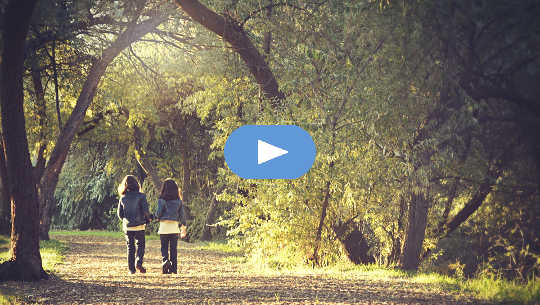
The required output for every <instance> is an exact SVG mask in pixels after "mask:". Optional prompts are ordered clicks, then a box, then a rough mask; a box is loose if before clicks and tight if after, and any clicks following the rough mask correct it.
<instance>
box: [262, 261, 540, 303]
mask: <svg viewBox="0 0 540 305" xmlns="http://www.w3.org/2000/svg"><path fill="white" fill-rule="evenodd" d="M266 272H276V270H275V269H274V271H272V270H269V271H266ZM279 272H280V273H290V274H294V275H300V274H311V275H313V274H317V275H324V276H328V277H332V278H338V279H340V278H343V279H351V278H367V279H374V280H391V279H401V280H406V282H408V283H417V284H425V285H429V287H430V289H436V290H439V291H446V292H453V293H457V294H459V295H463V296H464V297H467V296H473V297H475V298H477V299H479V300H482V301H486V302H488V303H491V304H516V305H534V304H540V278H539V277H535V278H531V279H530V280H529V281H528V282H527V283H519V282H513V281H508V280H505V279H503V278H501V277H495V276H491V277H490V276H484V277H481V278H471V279H460V278H455V277H451V276H447V275H442V274H438V273H424V272H406V271H402V270H398V269H389V268H383V267H381V266H377V265H363V266H356V265H353V264H352V263H342V264H337V265H334V266H329V267H322V268H315V269H313V268H310V267H306V266H302V267H295V268H291V269H286V270H281V271H279Z"/></svg>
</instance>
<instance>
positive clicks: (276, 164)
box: [224, 125, 316, 179]
mask: <svg viewBox="0 0 540 305" xmlns="http://www.w3.org/2000/svg"><path fill="white" fill-rule="evenodd" d="M315 154H316V149H315V143H313V140H312V139H311V136H310V135H309V133H307V132H306V131H305V130H304V129H302V128H300V127H298V126H295V125H244V126H242V127H239V128H238V129H236V130H234V131H233V132H232V133H231V134H230V135H229V137H228V138H227V142H226V143H225V149H224V155H225V162H226V163H227V166H228V167H229V168H230V169H231V171H233V173H235V174H237V175H238V176H240V177H242V178H245V179H295V178H298V177H301V176H302V175H304V174H305V173H307V172H308V171H309V169H310V168H311V166H312V165H313V162H314V161H315Z"/></svg>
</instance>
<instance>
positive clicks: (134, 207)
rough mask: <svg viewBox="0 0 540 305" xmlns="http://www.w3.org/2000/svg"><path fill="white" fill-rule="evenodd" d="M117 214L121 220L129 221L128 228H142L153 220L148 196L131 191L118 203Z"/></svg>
mask: <svg viewBox="0 0 540 305" xmlns="http://www.w3.org/2000/svg"><path fill="white" fill-rule="evenodd" d="M116 213H117V215H118V218H120V220H122V219H123V218H126V219H127V226H128V227H135V226H140V225H142V224H145V223H147V222H149V221H150V219H151V215H150V212H149V211H148V202H147V201H146V195H145V194H143V193H139V192H134V191H129V190H128V191H127V192H126V194H125V195H123V196H122V197H121V198H120V200H119V201H118V209H117V211H116Z"/></svg>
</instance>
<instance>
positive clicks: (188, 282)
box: [0, 236, 478, 304]
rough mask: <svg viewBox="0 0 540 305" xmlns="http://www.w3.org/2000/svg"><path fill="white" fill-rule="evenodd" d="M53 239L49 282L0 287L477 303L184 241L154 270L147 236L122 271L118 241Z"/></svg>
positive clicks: (138, 300) (139, 299)
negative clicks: (262, 268) (58, 250)
mask: <svg viewBox="0 0 540 305" xmlns="http://www.w3.org/2000/svg"><path fill="white" fill-rule="evenodd" d="M56 238H58V239H59V240H62V241H64V242H66V243H67V244H69V246H70V251H69V253H68V255H67V256H66V259H65V263H64V264H62V265H60V266H58V267H57V269H56V270H57V271H56V274H55V276H54V277H53V278H52V279H51V280H48V281H41V282H37V283H17V282H6V283H0V289H2V290H4V291H8V292H9V293H10V294H15V295H17V296H21V298H22V301H23V302H25V303H32V302H37V303H43V304H96V303H100V304H113V303H116V304H117V303H122V304H168V303H172V304H201V303H203V304H254V303H256V304H316V303H325V304H478V302H476V301H473V300H469V299H467V298H466V297H463V296H461V297H459V298H458V296H456V295H453V294H450V293H443V292H440V291H437V292H435V291H434V289H433V288H432V287H430V286H429V285H426V284H415V283H409V282H407V281H406V280H403V279H388V278H386V279H375V278H369V277H368V276H367V275H362V274H358V275H351V277H350V278H335V277H331V276H327V275H324V274H316V275H309V274H304V275H290V274H268V273H260V272H257V270H252V271H248V270H246V269H245V268H246V267H245V266H243V265H241V264H239V263H235V262H233V261H232V260H228V259H227V257H230V256H232V255H234V254H225V253H221V252H216V251H210V250H199V249H196V248H195V247H194V246H193V245H191V244H187V243H183V242H181V243H180V246H179V248H180V249H179V274H178V275H162V274H161V273H160V265H161V259H160V254H159V241H158V240H147V246H146V249H147V250H146V255H145V263H144V264H145V266H146V268H147V273H146V274H140V273H137V274H135V275H128V271H127V267H126V265H127V263H126V261H125V260H126V259H125V245H124V241H123V240H122V239H119V238H114V237H97V236H84V237H83V236H57V237H56Z"/></svg>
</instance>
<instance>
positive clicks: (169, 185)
mask: <svg viewBox="0 0 540 305" xmlns="http://www.w3.org/2000/svg"><path fill="white" fill-rule="evenodd" d="M159 199H163V200H165V201H167V200H178V199H182V194H181V192H180V188H179V187H178V185H177V184H176V182H174V180H173V179H171V178H168V179H165V181H163V185H162V186H161V194H160V195H159Z"/></svg>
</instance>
